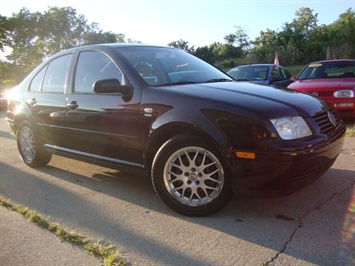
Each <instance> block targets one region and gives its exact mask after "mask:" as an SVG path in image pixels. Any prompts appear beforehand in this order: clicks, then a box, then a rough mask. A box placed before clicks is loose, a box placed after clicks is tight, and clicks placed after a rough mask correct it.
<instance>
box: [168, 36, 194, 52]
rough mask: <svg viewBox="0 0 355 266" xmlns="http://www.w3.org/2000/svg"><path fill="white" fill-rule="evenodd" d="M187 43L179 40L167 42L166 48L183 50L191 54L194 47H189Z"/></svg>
mask: <svg viewBox="0 0 355 266" xmlns="http://www.w3.org/2000/svg"><path fill="white" fill-rule="evenodd" d="M188 43H189V42H187V41H184V40H182V39H180V40H178V41H173V42H169V43H168V46H170V47H175V48H179V49H181V50H185V51H188V52H190V53H193V52H194V51H195V46H192V47H189V45H188Z"/></svg>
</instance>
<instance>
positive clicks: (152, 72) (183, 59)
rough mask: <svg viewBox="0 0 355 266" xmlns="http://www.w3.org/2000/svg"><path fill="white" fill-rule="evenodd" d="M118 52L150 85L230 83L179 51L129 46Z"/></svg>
mask: <svg viewBox="0 0 355 266" xmlns="http://www.w3.org/2000/svg"><path fill="white" fill-rule="evenodd" d="M117 51H118V52H119V53H120V54H121V55H123V56H124V57H125V58H126V59H127V60H128V61H129V63H130V64H131V65H132V66H133V68H134V69H135V70H136V71H137V73H139V75H140V76H141V78H142V79H143V80H144V81H145V82H146V83H147V84H148V85H151V86H163V85H177V84H189V83H206V82H221V81H231V79H230V78H229V77H228V76H227V75H226V74H224V73H223V72H221V71H220V70H218V69H217V68H215V67H213V66H212V65H210V64H208V63H206V62H205V61H203V60H201V59H199V58H197V57H195V56H193V55H191V54H189V53H187V52H184V51H182V50H178V49H173V48H164V47H128V48H124V49H122V48H117Z"/></svg>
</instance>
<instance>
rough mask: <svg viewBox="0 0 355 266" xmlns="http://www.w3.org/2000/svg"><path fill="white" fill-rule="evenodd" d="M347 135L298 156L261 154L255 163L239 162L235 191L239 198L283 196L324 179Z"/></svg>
mask: <svg viewBox="0 0 355 266" xmlns="http://www.w3.org/2000/svg"><path fill="white" fill-rule="evenodd" d="M344 137H345V135H344V134H343V135H342V136H341V137H339V138H337V139H335V140H333V141H329V140H328V142H326V143H323V145H318V146H317V148H314V147H311V148H308V149H307V150H302V151H297V152H258V153H256V156H255V159H254V160H248V159H236V160H235V162H234V166H233V167H232V169H233V170H232V180H231V183H232V187H233V191H234V194H235V195H236V196H238V195H239V196H242V197H245V196H247V197H248V196H253V197H255V196H282V195H287V194H290V193H293V192H295V191H297V190H300V189H301V188H304V187H305V186H307V185H309V184H310V183H312V182H314V181H315V180H317V179H318V178H319V177H320V176H322V175H323V174H324V173H325V172H326V171H327V170H328V169H329V168H330V167H331V166H332V165H333V163H334V162H335V160H336V158H337V157H338V155H339V153H340V152H341V149H342V147H343V142H344Z"/></svg>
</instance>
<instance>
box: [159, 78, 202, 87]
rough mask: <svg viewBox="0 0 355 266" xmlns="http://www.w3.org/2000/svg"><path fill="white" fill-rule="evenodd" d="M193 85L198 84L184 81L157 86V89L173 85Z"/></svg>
mask: <svg viewBox="0 0 355 266" xmlns="http://www.w3.org/2000/svg"><path fill="white" fill-rule="evenodd" d="M195 83H198V82H195V81H188V80H185V81H178V82H167V83H163V84H159V86H158V87H161V86H174V85H186V84H195Z"/></svg>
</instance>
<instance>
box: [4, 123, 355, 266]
mask: <svg viewBox="0 0 355 266" xmlns="http://www.w3.org/2000/svg"><path fill="white" fill-rule="evenodd" d="M354 159H355V138H346V141H345V145H344V149H343V151H342V153H341V154H340V156H339V158H338V160H337V161H336V162H335V164H334V165H333V167H332V168H331V169H330V170H329V171H328V172H326V173H325V174H324V175H323V176H322V177H321V178H320V179H319V180H318V181H316V182H315V183H313V184H312V185H310V186H309V187H307V188H305V189H304V190H302V191H299V192H297V193H295V194H293V195H290V196H287V197H282V198H274V199H253V200H238V199H233V200H232V201H231V202H230V203H229V204H228V205H227V206H226V208H224V209H223V210H222V211H221V212H218V213H217V214H214V215H211V216H209V217H203V218H191V217H184V216H181V215H179V214H176V213H174V212H172V211H171V210H170V209H168V208H167V207H166V206H165V205H164V204H163V203H162V202H161V201H160V200H159V199H158V198H157V197H156V195H155V194H154V191H153V189H152V186H151V184H150V180H149V178H146V177H144V176H139V175H133V174H128V173H121V172H119V171H116V170H111V169H107V168H102V167H97V166H91V165H89V164H86V163H81V162H77V161H74V160H69V159H64V158H61V157H56V156H54V157H53V160H52V161H51V162H50V164H49V165H48V166H46V167H43V168H40V169H31V168H29V167H25V166H24V164H23V163H22V162H21V161H20V159H19V157H18V155H17V150H16V144H15V140H14V138H13V137H12V136H11V135H10V134H9V133H8V130H7V127H6V126H5V124H4V119H3V118H1V120H0V195H2V196H4V197H5V198H7V199H10V200H11V202H12V203H13V204H21V205H24V206H28V207H29V208H30V209H32V210H36V211H37V212H38V213H40V214H41V215H43V216H44V217H47V218H48V219H49V220H50V221H54V222H57V223H59V224H60V225H61V226H63V227H65V228H68V229H69V230H74V231H76V232H79V233H83V234H84V235H86V236H87V237H92V238H94V239H104V240H105V241H107V242H109V243H112V244H115V245H116V246H117V248H118V249H119V250H120V251H121V254H122V256H123V258H124V259H126V260H127V263H128V265H197V266H199V265H201V266H202V265H261V264H262V263H266V262H271V264H270V265H329V266H333V265H349V266H350V265H355V231H354V227H355V191H354V186H355V163H354V162H355V160H354ZM101 264H102V263H101V262H100V260H99V259H97V258H95V257H93V256H90V255H88V254H87V253H86V251H85V250H83V249H81V248H80V247H77V246H74V245H71V244H67V243H62V242H60V241H59V240H58V239H57V238H56V237H55V236H54V235H52V234H51V233H49V232H47V231H44V230H43V229H40V228H38V227H37V226H36V225H34V224H31V223H29V222H27V221H26V220H25V219H24V218H23V217H21V216H20V215H18V214H16V213H14V212H11V211H9V210H7V209H5V208H4V207H0V265H10V266H11V265H101Z"/></svg>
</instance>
